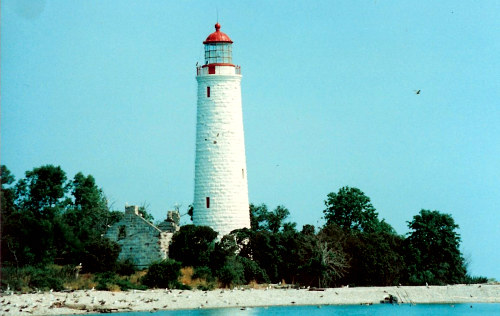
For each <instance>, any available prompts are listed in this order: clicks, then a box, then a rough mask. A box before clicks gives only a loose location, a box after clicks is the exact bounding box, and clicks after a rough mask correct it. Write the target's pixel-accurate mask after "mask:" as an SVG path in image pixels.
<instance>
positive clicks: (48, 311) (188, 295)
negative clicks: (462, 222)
mask: <svg viewBox="0 0 500 316" xmlns="http://www.w3.org/2000/svg"><path fill="white" fill-rule="evenodd" d="M391 296H392V297H393V298H394V303H397V304H460V303H500V284H472V285H463V284H459V285H448V286H446V285H445V286H428V287H426V286H388V287H351V288H349V287H342V288H327V289H315V290H312V289H311V290H308V289H291V288H273V289H233V290H230V289H215V290H211V291H202V290H168V289H155V290H145V291H140V290H130V291H123V292H109V291H94V290H78V291H73V292H53V293H51V292H44V293H36V294H12V295H5V294H3V293H2V295H1V296H0V302H1V304H0V306H1V309H0V311H1V312H2V315H61V314H87V313H102V312H133V311H151V312H154V311H159V310H181V309H200V308H203V309H213V308H226V307H240V308H243V307H265V306H294V305H372V304H380V303H381V301H384V300H386V301H387V302H389V298H390V297H391Z"/></svg>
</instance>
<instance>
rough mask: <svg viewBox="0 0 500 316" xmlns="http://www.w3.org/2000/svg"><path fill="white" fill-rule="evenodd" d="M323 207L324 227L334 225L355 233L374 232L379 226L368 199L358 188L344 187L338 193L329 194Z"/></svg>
mask: <svg viewBox="0 0 500 316" xmlns="http://www.w3.org/2000/svg"><path fill="white" fill-rule="evenodd" d="M325 206H326V208H325V210H324V211H323V213H324V214H325V219H326V225H329V224H331V223H335V224H336V225H338V226H339V227H341V228H343V229H347V230H355V231H374V230H376V229H377V226H378V225H379V221H378V218H377V212H376V211H375V208H374V207H373V205H372V203H371V202H370V198H369V197H367V196H366V195H365V194H364V193H363V192H362V191H361V190H360V189H358V188H350V187H348V186H346V187H343V188H341V189H340V190H339V191H338V193H333V192H332V193H329V194H328V196H327V200H326V201H325Z"/></svg>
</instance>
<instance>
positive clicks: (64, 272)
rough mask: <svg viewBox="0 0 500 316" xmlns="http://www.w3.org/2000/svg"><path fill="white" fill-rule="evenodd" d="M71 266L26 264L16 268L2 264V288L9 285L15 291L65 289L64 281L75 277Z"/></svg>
mask: <svg viewBox="0 0 500 316" xmlns="http://www.w3.org/2000/svg"><path fill="white" fill-rule="evenodd" d="M73 277H74V276H73V274H72V268H71V267H70V266H65V267H60V266H56V265H49V266H45V267H43V266H25V267H22V268H15V267H11V266H2V289H4V290H5V289H6V288H7V286H9V287H10V289H11V290H14V291H22V292H27V291H32V290H41V291H48V290H51V289H52V290H54V291H61V290H64V289H65V288H64V283H65V282H67V281H68V280H70V279H71V278H73Z"/></svg>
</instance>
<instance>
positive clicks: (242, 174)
mask: <svg viewBox="0 0 500 316" xmlns="http://www.w3.org/2000/svg"><path fill="white" fill-rule="evenodd" d="M241 178H242V179H245V169H241Z"/></svg>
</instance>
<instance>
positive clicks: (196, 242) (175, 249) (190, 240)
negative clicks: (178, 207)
mask: <svg viewBox="0 0 500 316" xmlns="http://www.w3.org/2000/svg"><path fill="white" fill-rule="evenodd" d="M217 234H218V233H217V232H216V231H214V230H213V229H212V228H210V227H208V226H195V225H184V226H182V227H181V228H180V230H179V231H178V232H176V233H175V234H174V236H173V237H172V243H171V244H170V247H169V256H170V257H171V258H172V259H175V260H177V261H180V262H182V265H183V266H192V267H201V266H207V267H208V266H210V255H211V253H212V251H213V249H214V245H215V238H217Z"/></svg>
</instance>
